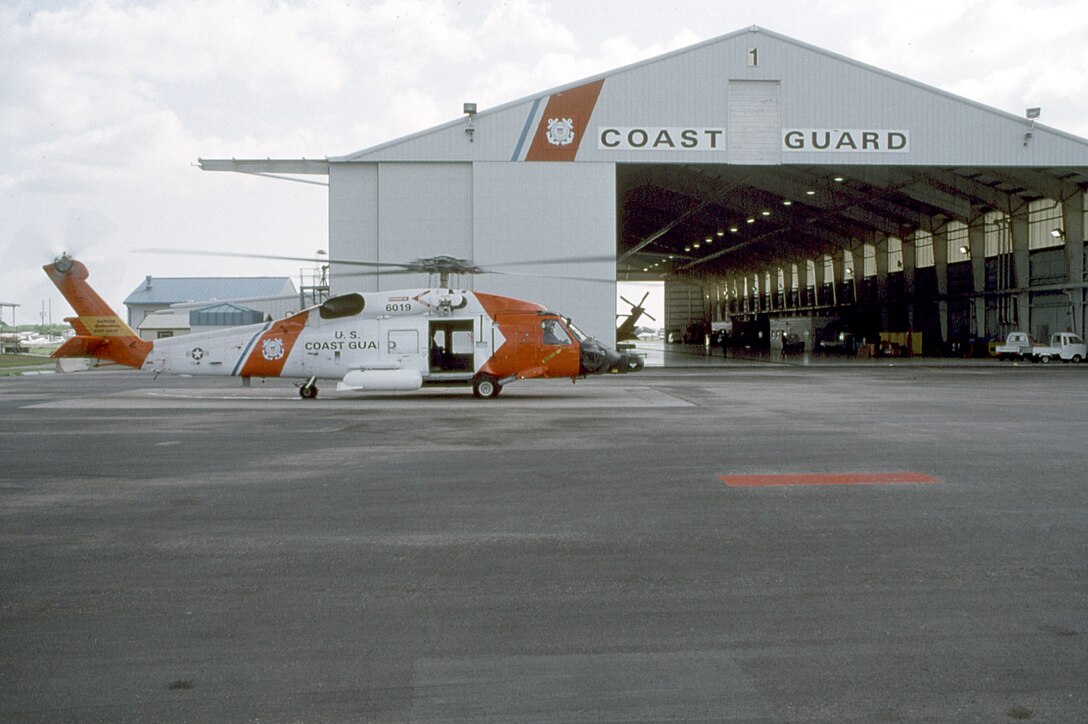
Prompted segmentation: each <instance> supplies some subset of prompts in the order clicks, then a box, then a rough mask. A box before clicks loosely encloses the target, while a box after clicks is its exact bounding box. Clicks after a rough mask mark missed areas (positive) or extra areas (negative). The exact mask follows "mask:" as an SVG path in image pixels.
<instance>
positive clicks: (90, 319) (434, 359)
mask: <svg viewBox="0 0 1088 724" xmlns="http://www.w3.org/2000/svg"><path fill="white" fill-rule="evenodd" d="M436 261H440V262H441V263H440V264H438V266H437V267H435V266H434V264H432V265H430V267H428V265H427V264H426V262H436ZM455 262H456V263H455ZM355 263H358V264H361V265H370V264H371V263H370V262H355ZM381 265H382V266H391V265H390V264H388V263H384V262H383V263H382V264H381ZM399 266H401V267H403V268H405V269H410V270H412V271H415V272H418V271H420V270H423V271H427V270H428V268H429V269H431V270H434V269H437V272H438V273H440V274H442V275H443V278H442V280H443V282H445V281H446V280H447V279H448V276H447V275H448V274H449V273H461V272H462V271H465V272H469V273H475V272H479V271H482V270H480V269H479V268H478V267H476V266H475V265H473V264H472V263H471V262H467V261H465V260H455V259H452V258H450V257H436V258H435V259H433V260H417V262H413V263H412V264H405V265H399ZM425 267H426V268H425ZM43 269H44V270H45V273H46V274H47V275H48V276H49V278H50V279H51V280H52V281H53V283H54V284H55V285H56V286H57V288H58V289H59V290H60V291H61V293H62V294H63V295H64V297H65V299H67V300H68V303H69V304H70V305H71V306H72V308H73V309H74V310H75V312H76V314H77V315H78V316H77V317H73V318H69V319H67V320H66V321H68V322H69V323H70V324H71V325H72V327H73V328H74V329H75V331H76V336H75V337H72V338H71V339H69V340H68V341H66V342H65V343H64V344H63V345H61V346H60V348H59V349H57V351H56V352H54V353H53V357H91V358H96V359H98V360H105V361H109V362H113V363H116V364H121V365H125V366H128V367H134V368H136V369H143V370H150V371H153V372H155V373H156V374H159V373H167V374H190V375H221V376H224V375H229V376H235V377H241V378H242V379H243V380H248V378H251V377H262V378H263V377H288V378H297V379H300V380H302V381H303V382H302V385H301V387H300V388H299V395H300V396H301V397H302V398H303V399H313V398H314V397H317V392H318V389H317V381H318V380H319V379H331V380H337V390H358V391H408V390H417V389H419V388H420V387H422V386H423V385H425V384H428V385H433V384H446V385H449V384H463V385H472V392H473V395H475V396H476V397H496V396H498V394H499V392H501V391H502V388H503V387H504V386H505V385H507V384H510V383H511V382H514V381H515V380H524V379H532V378H553V377H569V378H571V380H572V381H574V380H576V379H577V378H579V377H585V376H587V375H596V374H605V373H626V372H637V371H638V370H641V369H642V367H643V359H642V358H641V357H639V356H638V355H636V354H633V353H629V352H619V351H616V350H614V349H611V348H609V347H606V346H605V345H603V344H601V343H599V342H597V341H596V340H594V339H591V338H588V337H587V336H586V335H584V334H582V332H581V331H579V330H578V328H577V327H575V326H574V324H573V323H571V321H570V320H569V319H567V318H565V317H562V316H560V315H559V314H556V313H554V312H549V311H548V310H547V309H545V308H544V307H543V306H542V305H540V304H536V303H534V302H528V301H524V300H520V299H514V298H512V297H503V296H498V295H494V294H485V293H483V292H473V291H465V290H455V289H450V288H444V287H445V284H443V285H441V287H440V288H433V289H406V290H398V291H387V292H366V293H359V292H353V293H349V294H342V295H338V296H335V297H331V298H329V299H327V300H326V301H324V302H322V303H321V304H318V305H316V306H313V307H310V308H308V309H304V310H303V311H301V312H298V313H296V314H293V315H291V316H288V317H286V318H284V319H279V320H275V321H268V322H264V323H258V324H253V325H246V326H242V327H231V328H227V329H222V330H214V331H210V332H200V333H196V334H189V335H183V336H178V337H169V338H165V339H158V340H155V341H149V340H144V339H141V338H140V337H139V336H138V335H137V334H136V333H135V332H134V331H133V330H132V329H131V328H130V327H129V326H128V325H127V324H125V322H124V321H123V320H122V319H121V318H120V317H118V316H117V314H116V312H114V311H113V310H112V309H111V308H110V307H109V305H108V304H106V302H105V301H103V300H102V298H101V297H100V296H99V295H98V294H97V293H96V292H95V291H94V290H93V289H92V288H91V287H90V285H89V284H88V283H87V278H88V276H89V273H88V271H87V267H86V266H84V265H83V264H82V263H81V262H79V261H77V260H76V259H73V258H71V257H69V256H68V255H67V254H65V255H62V256H61V257H59V258H58V259H56V260H55V261H54V262H53V263H52V264H47V265H46V266H44V267H43Z"/></svg>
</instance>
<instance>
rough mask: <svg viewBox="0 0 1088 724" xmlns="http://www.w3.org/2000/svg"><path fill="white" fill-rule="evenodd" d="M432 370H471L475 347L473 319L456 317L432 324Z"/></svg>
mask: <svg viewBox="0 0 1088 724" xmlns="http://www.w3.org/2000/svg"><path fill="white" fill-rule="evenodd" d="M430 334H431V342H430V368H431V371H432V372H471V371H472V370H473V355H474V353H475V348H474V345H473V343H472V320H471V319H456V320H446V321H441V322H431V324H430Z"/></svg>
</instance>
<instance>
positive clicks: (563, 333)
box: [540, 319, 571, 344]
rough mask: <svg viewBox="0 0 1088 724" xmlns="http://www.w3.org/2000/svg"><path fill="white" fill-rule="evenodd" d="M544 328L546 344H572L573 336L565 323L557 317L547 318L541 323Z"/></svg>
mask: <svg viewBox="0 0 1088 724" xmlns="http://www.w3.org/2000/svg"><path fill="white" fill-rule="evenodd" d="M540 324H541V327H542V328H543V330H544V344H570V343H571V338H570V334H568V333H567V330H565V329H563V325H561V324H559V322H558V321H557V320H555V319H545V320H544V321H543V322H541V323H540Z"/></svg>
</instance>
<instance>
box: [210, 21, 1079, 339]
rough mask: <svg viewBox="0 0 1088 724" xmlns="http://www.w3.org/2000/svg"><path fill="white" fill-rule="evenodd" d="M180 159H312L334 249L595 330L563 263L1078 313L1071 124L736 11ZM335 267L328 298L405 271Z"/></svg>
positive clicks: (732, 301)
mask: <svg viewBox="0 0 1088 724" xmlns="http://www.w3.org/2000/svg"><path fill="white" fill-rule="evenodd" d="M246 164H251V165H248V166H247V165H246ZM202 165H203V167H204V168H209V169H229V170H245V171H247V172H268V171H272V172H275V171H279V172H286V173H291V172H296V173H298V172H303V173H327V174H328V176H329V252H330V256H331V257H333V258H353V259H374V260H379V261H395V262H403V261H406V260H410V259H413V258H418V257H426V256H434V255H439V254H448V255H451V256H457V257H464V258H469V259H472V260H473V261H474V262H476V263H477V264H479V265H481V266H487V265H489V264H495V263H498V264H509V263H512V262H525V265H524V266H523V267H521V270H522V271H525V272H527V273H530V274H547V275H551V276H553V277H566V278H563V279H560V278H547V279H541V278H537V277H532V276H516V277H515V276H499V275H494V276H485V277H480V278H478V279H475V280H471V281H470V280H464V281H463V282H462V284H464V285H466V286H467V285H469V284H472V285H473V286H474V287H475V288H478V289H484V290H487V291H493V292H496V293H500V294H503V293H505V294H511V295H514V296H520V297H523V298H528V299H533V300H537V301H541V302H543V303H545V304H547V305H548V306H549V307H552V308H554V309H555V310H557V311H561V312H563V313H565V314H569V315H571V316H572V317H573V318H574V319H575V320H576V322H578V324H579V325H580V326H582V327H583V328H585V330H586V331H588V332H590V333H591V334H593V335H595V336H598V337H600V338H602V339H604V340H611V339H612V338H613V336H614V329H615V320H614V316H613V315H614V299H615V296H614V288H613V285H612V284H600V283H592V282H586V281H581V280H579V279H576V278H571V277H583V278H585V277H590V278H598V279H599V278H606V279H610V280H611V279H615V275H616V274H617V264H618V268H619V272H620V274H621V276H623V277H624V278H643V279H646V278H665V279H668V280H680V281H681V282H682V283H686V284H690V285H695V286H697V287H698V288H701V289H702V290H703V292H704V300H705V301H706V302H707V304H706V307H705V308H704V310H703V314H704V316H705V317H707V318H711V317H713V318H718V317H722V316H732V317H737V318H749V317H753V316H763V317H766V316H768V315H772V316H773V315H778V316H781V315H795V316H800V317H803V316H819V315H825V316H832V315H836V314H838V313H840V312H842V311H843V303H844V302H847V301H848V302H849V303H850V304H852V305H854V306H855V307H856V306H857V305H859V304H860V303H862V302H865V301H866V300H868V301H869V302H871V303H869V304H868V306H867V307H866V309H867V310H868V311H866V314H867V315H868V323H869V324H870V325H871V326H873V327H874V328H877V329H880V330H891V329H897V328H902V329H903V331H906V330H909V329H915V330H918V331H922V330H924V331H925V333H926V335H927V336H928V337H930V338H940V339H941V340H947V339H949V338H950V337H952V336H954V334H955V333H957V331H958V330H960V329H961V328H962V327H964V326H966V327H968V328H969V331H970V333H971V335H972V336H985V335H990V334H997V333H1000V332H1001V331H1002V329H1003V328H1007V327H1010V326H1011V325H1019V326H1021V327H1022V328H1027V329H1028V330H1029V331H1036V333H1038V331H1039V329H1033V328H1032V327H1031V324H1032V321H1031V317H1032V315H1033V314H1034V315H1036V317H1037V318H1038V319H1046V323H1045V324H1043V325H1042V326H1043V327H1048V328H1049V327H1055V326H1062V325H1066V326H1071V325H1073V324H1075V325H1076V326H1082V325H1083V317H1084V244H1083V240H1084V226H1085V222H1084V209H1085V201H1084V192H1085V189H1086V188H1088V141H1085V140H1084V139H1081V138H1077V137H1075V136H1072V135H1069V134H1066V133H1062V132H1060V131H1057V130H1054V129H1051V128H1047V127H1045V126H1042V125H1040V124H1038V123H1036V122H1035V121H1034V120H1028V119H1026V118H1021V117H1018V116H1014V115H1011V114H1008V113H1004V112H1001V111H997V110H995V109H992V108H988V107H986V106H983V105H980V104H978V103H974V102H971V101H967V100H965V99H962V98H958V97H956V96H953V95H951V94H948V93H945V92H942V91H939V90H937V89H934V88H932V87H928V86H925V85H923V84H920V83H916V82H914V81H911V80H909V79H905V78H902V77H899V76H896V75H893V74H890V73H886V72H884V71H881V70H879V69H876V68H873V67H871V66H867V65H864V64H862V63H858V62H856V61H853V60H851V59H849V58H844V57H842V56H838V55H835V54H832V53H828V52H826V51H823V50H821V49H819V48H815V47H812V46H810V45H806V44H804V43H800V42H798V41H795V40H792V39H790V38H787V37H784V36H781V35H777V34H775V33H772V32H768V31H766V30H762V29H760V28H755V27H753V28H750V29H746V30H742V31H738V32H735V33H732V34H729V35H725V36H722V37H720V38H717V39H714V40H711V41H707V42H704V43H701V44H699V45H695V46H692V47H690V48H686V49H682V50H680V51H676V52H673V53H670V54H667V55H664V56H660V57H658V58H654V59H651V60H648V61H645V62H642V63H638V64H635V65H632V66H629V67H626V68H621V69H619V70H616V71H612V72H609V73H605V74H603V75H600V76H597V77H594V78H590V79H586V80H583V81H579V82H577V83H573V84H571V85H568V86H564V87H561V88H558V89H554V90H551V91H546V92H543V93H541V94H539V95H535V96H532V97H529V98H525V99H522V100H519V101H515V102H512V103H508V104H505V105H502V106H499V107H496V108H492V109H486V110H482V111H481V112H479V113H472V114H466V115H465V116H463V117H461V118H459V119H457V120H454V121H451V122H449V123H447V124H444V125H442V126H439V127H436V128H433V129H430V130H427V131H424V132H421V133H417V134H414V135H411V136H407V137H404V138H401V139H397V140H394V141H391V142H389V143H386V144H383V145H380V146H376V147H373V148H369V149H365V150H362V151H359V152H357V153H353V154H350V155H346V156H341V157H335V158H329V159H327V160H326V161H323V162H316V161H311V162H307V161H279V162H277V161H269V162H256V161H254V162H240V161H229V162H227V161H223V162H202ZM291 169H294V171H292V170H291ZM1047 225H1050V226H1049V227H1048V226H1047ZM1049 229H1059V230H1060V231H1061V234H1062V236H1061V237H1060V241H1059V242H1055V243H1060V246H1061V248H1060V249H1058V248H1057V246H1054V247H1050V246H1048V245H1049V244H1050V241H1049V240H1059V237H1057V236H1050V235H1049ZM960 249H962V250H963V251H962V252H961V251H959V250H960ZM602 255H603V256H605V257H610V258H611V257H613V255H614V258H615V260H616V263H613V262H611V261H604V262H595V263H590V264H549V265H541V264H537V263H533V262H535V261H539V260H549V259H551V260H554V259H563V258H570V257H582V256H585V257H599V256H602ZM854 267H857V269H856V270H855V269H854ZM350 271H352V270H349V269H348V268H339V267H336V266H334V268H333V270H332V284H333V291H334V292H341V291H347V290H349V289H358V288H364V289H365V288H368V287H369V288H377V287H378V285H380V287H381V288H394V287H398V286H412V285H425V284H426V283H427V280H426V279H423V278H417V279H413V278H411V277H407V278H406V277H403V276H401V277H389V278H382V279H380V280H375V279H374V278H370V277H358V276H350V275H349V274H350ZM848 287H849V289H848ZM848 292H849V293H848ZM1062 300H1067V302H1065V303H1064V306H1063V303H1062ZM1067 323H1068V324H1067ZM1038 326H1039V325H1036V327H1038Z"/></svg>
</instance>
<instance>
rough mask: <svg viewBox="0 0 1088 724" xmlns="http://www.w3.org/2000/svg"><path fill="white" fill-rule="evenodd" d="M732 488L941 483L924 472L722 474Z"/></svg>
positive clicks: (722, 477) (723, 479) (723, 480)
mask: <svg viewBox="0 0 1088 724" xmlns="http://www.w3.org/2000/svg"><path fill="white" fill-rule="evenodd" d="M721 479H722V482H723V483H725V484H726V485H728V486H729V487H730V488H763V487H769V486H772V485H886V484H894V483H929V484H932V483H939V482H941V481H940V480H939V479H937V478H934V477H931V476H929V475H924V474H922V473H789V474H785V475H722V476H721Z"/></svg>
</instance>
